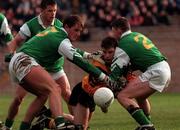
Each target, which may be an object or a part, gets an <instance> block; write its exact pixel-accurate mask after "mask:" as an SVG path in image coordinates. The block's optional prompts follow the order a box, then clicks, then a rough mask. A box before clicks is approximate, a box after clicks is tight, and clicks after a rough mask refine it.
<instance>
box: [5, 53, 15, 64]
mask: <svg viewBox="0 0 180 130" xmlns="http://www.w3.org/2000/svg"><path fill="white" fill-rule="evenodd" d="M13 55H14V54H13V53H8V54H5V56H4V61H5V62H10V61H11V58H12V57H13Z"/></svg>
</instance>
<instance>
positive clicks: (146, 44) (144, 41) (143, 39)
mask: <svg viewBox="0 0 180 130" xmlns="http://www.w3.org/2000/svg"><path fill="white" fill-rule="evenodd" d="M134 40H135V41H136V42H137V43H139V41H140V40H141V41H140V42H142V44H143V46H144V48H146V49H151V48H152V47H154V44H152V42H151V41H150V40H149V39H148V38H147V37H145V36H143V35H137V36H135V37H134Z"/></svg>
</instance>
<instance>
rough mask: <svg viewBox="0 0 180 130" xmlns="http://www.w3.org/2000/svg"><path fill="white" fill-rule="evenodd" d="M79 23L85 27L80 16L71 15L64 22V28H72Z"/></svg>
mask: <svg viewBox="0 0 180 130" xmlns="http://www.w3.org/2000/svg"><path fill="white" fill-rule="evenodd" d="M77 23H80V24H81V26H82V27H83V24H82V19H81V17H80V16H78V15H70V16H67V17H66V18H65V19H64V21H63V27H64V26H65V25H67V26H68V27H72V26H74V25H75V24H77Z"/></svg>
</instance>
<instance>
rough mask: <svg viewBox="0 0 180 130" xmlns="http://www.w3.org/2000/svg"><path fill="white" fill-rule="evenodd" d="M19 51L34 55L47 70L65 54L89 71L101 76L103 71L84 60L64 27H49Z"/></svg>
mask: <svg viewBox="0 0 180 130" xmlns="http://www.w3.org/2000/svg"><path fill="white" fill-rule="evenodd" d="M18 52H24V53H25V54H28V55H29V56H31V57H33V58H34V59H35V60H36V61H37V62H38V63H39V64H40V65H41V66H42V67H44V68H45V69H46V70H51V69H52V68H51V67H52V66H53V65H54V63H55V62H56V61H57V60H58V59H59V58H60V57H63V56H66V57H67V58H68V59H69V60H71V61H72V62H74V63H75V64H76V65H78V66H79V67H81V68H82V69H84V70H85V71H86V72H88V73H92V74H95V75H96V76H100V74H101V71H100V70H98V69H97V68H95V67H94V66H92V65H90V64H89V63H88V62H87V61H85V60H83V58H82V56H81V55H80V54H79V53H78V52H77V51H76V49H75V48H73V46H72V44H71V42H70V40H69V39H68V36H67V32H66V31H65V30H64V28H58V27H56V26H52V27H49V28H48V29H46V30H45V31H43V32H40V33H38V34H37V35H36V36H34V37H33V38H31V39H30V40H28V41H27V42H26V43H25V44H23V45H22V46H21V47H20V48H19V49H18Z"/></svg>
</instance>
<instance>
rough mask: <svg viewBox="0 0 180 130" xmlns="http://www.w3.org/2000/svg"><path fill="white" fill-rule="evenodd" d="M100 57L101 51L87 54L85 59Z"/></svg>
mask: <svg viewBox="0 0 180 130" xmlns="http://www.w3.org/2000/svg"><path fill="white" fill-rule="evenodd" d="M101 56H102V51H96V52H93V53H89V54H88V55H87V59H98V58H100V57H101Z"/></svg>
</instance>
